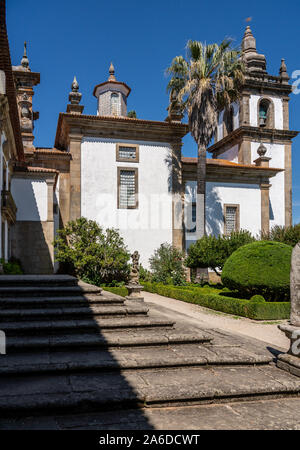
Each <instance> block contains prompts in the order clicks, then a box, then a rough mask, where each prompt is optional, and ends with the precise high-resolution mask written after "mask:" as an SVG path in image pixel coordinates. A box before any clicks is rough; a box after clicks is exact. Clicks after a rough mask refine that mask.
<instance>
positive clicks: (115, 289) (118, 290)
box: [101, 286, 128, 297]
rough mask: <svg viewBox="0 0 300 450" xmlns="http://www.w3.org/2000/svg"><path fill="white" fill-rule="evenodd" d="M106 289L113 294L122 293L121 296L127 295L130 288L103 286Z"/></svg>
mask: <svg viewBox="0 0 300 450" xmlns="http://www.w3.org/2000/svg"><path fill="white" fill-rule="evenodd" d="M101 287H102V289H103V290H104V291H109V292H112V293H113V294H116V295H120V296H121V297H126V295H128V290H127V288H126V287H117V286H115V287H111V286H101Z"/></svg>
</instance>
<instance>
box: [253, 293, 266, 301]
mask: <svg viewBox="0 0 300 450" xmlns="http://www.w3.org/2000/svg"><path fill="white" fill-rule="evenodd" d="M265 301H266V300H265V299H264V298H263V296H262V295H252V297H251V298H250V302H256V303H263V302H265Z"/></svg>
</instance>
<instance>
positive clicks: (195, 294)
mask: <svg viewBox="0 0 300 450" xmlns="http://www.w3.org/2000/svg"><path fill="white" fill-rule="evenodd" d="M143 285H144V289H145V291H148V292H153V293H156V294H159V295H164V296H166V297H170V298H175V299H177V300H182V301H184V302H188V303H194V304H197V305H201V306H204V307H206V308H210V309H213V310H215V311H221V312H224V313H227V314H233V315H235V316H243V317H248V318H249V319H255V320H276V319H288V318H289V316H290V303H289V302H272V303H268V302H264V303H259V302H251V301H249V300H245V299H240V298H230V297H225V296H222V295H221V294H219V295H218V294H209V293H203V289H202V288H199V287H197V288H190V289H183V288H176V287H175V286H165V285H162V284H158V283H143Z"/></svg>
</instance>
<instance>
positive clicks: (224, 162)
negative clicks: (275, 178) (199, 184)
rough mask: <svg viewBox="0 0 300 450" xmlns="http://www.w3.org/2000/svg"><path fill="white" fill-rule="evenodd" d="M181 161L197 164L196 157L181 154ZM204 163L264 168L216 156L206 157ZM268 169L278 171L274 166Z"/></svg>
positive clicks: (243, 167) (241, 167) (242, 167)
mask: <svg viewBox="0 0 300 450" xmlns="http://www.w3.org/2000/svg"><path fill="white" fill-rule="evenodd" d="M181 161H182V162H183V163H185V164H197V161H198V158H192V157H189V156H182V157H181ZM206 164H207V165H210V166H222V167H236V168H240V169H245V168H247V169H258V170H261V169H266V167H261V166H256V165H255V164H240V163H236V162H232V161H228V160H227V159H216V158H207V159H206ZM268 170H274V171H275V170H276V171H278V170H279V169H278V168H275V167H268Z"/></svg>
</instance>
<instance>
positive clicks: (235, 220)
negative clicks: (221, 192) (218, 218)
mask: <svg viewBox="0 0 300 450" xmlns="http://www.w3.org/2000/svg"><path fill="white" fill-rule="evenodd" d="M224 222H225V223H224V234H227V235H228V234H230V233H231V232H232V231H238V230H239V228H240V208H239V205H224Z"/></svg>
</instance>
